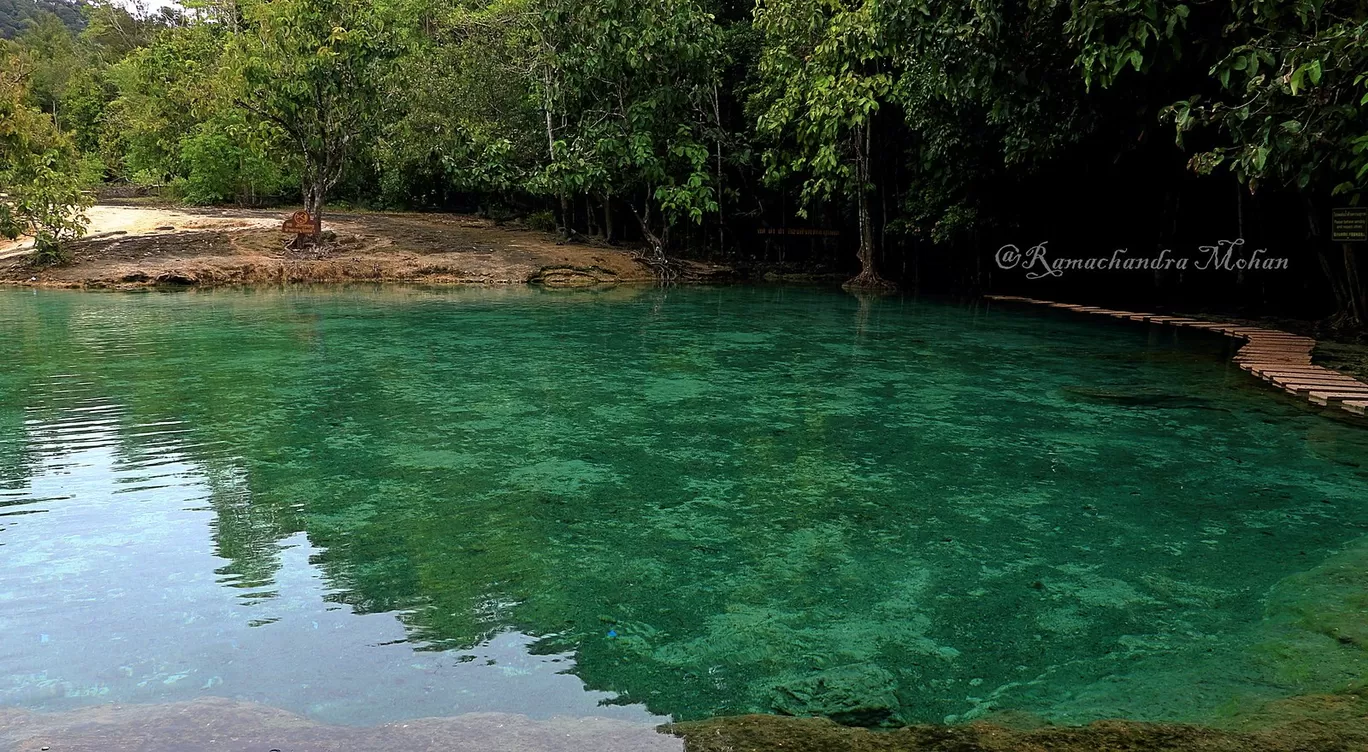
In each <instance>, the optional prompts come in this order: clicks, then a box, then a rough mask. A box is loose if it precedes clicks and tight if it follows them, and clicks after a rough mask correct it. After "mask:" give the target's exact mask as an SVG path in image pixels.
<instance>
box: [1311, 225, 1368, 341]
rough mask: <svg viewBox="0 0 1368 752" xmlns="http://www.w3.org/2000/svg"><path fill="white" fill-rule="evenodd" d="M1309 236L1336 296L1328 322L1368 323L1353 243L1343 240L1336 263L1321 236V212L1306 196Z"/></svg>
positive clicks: (1366, 294)
mask: <svg viewBox="0 0 1368 752" xmlns="http://www.w3.org/2000/svg"><path fill="white" fill-rule="evenodd" d="M1305 206H1306V224H1307V235H1308V236H1309V237H1308V240H1309V241H1310V242H1311V244H1312V245H1313V246H1314V247H1315V248H1316V258H1317V260H1319V261H1320V266H1321V271H1322V272H1324V273H1325V280H1326V282H1328V283H1329V284H1330V292H1331V294H1332V295H1334V297H1335V314H1334V315H1333V316H1331V318H1330V323H1331V325H1332V326H1335V327H1351V328H1359V327H1361V326H1363V325H1364V324H1365V323H1368V318H1365V317H1366V316H1368V291H1365V289H1364V286H1363V279H1362V278H1361V277H1360V276H1359V273H1358V264H1357V260H1356V259H1355V258H1354V250H1353V246H1352V245H1349V244H1345V245H1344V248H1343V251H1342V253H1343V255H1344V258H1343V260H1342V263H1340V264H1336V263H1334V261H1332V260H1331V257H1330V254H1328V253H1327V252H1326V248H1325V245H1324V243H1323V242H1322V239H1321V227H1320V215H1319V214H1318V213H1317V207H1316V205H1315V204H1314V203H1313V202H1312V201H1311V199H1310V198H1306V199H1305Z"/></svg>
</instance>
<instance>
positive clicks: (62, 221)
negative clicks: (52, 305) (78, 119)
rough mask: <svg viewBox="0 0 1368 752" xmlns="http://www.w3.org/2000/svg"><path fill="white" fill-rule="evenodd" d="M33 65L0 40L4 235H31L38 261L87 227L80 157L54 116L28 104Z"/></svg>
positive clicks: (0, 226) (0, 214)
mask: <svg viewBox="0 0 1368 752" xmlns="http://www.w3.org/2000/svg"><path fill="white" fill-rule="evenodd" d="M33 70H34V68H33V66H32V65H31V64H30V63H29V62H28V61H27V60H26V58H25V57H24V56H23V55H20V54H16V53H15V52H14V51H13V50H11V49H9V48H8V47H6V46H4V45H3V43H0V236H3V237H6V238H10V239H13V238H17V237H19V236H20V235H30V236H32V237H33V239H34V253H35V256H36V258H37V259H38V260H39V261H40V262H51V261H55V260H57V259H58V258H60V255H61V246H62V243H63V242H64V241H66V240H69V239H71V238H73V237H76V236H79V235H80V234H81V233H82V232H83V231H84V229H85V224H86V219H85V216H84V210H85V208H86V207H87V206H89V203H90V201H89V198H88V194H87V193H86V191H84V190H83V189H84V187H85V186H84V184H83V181H82V177H81V170H80V164H79V158H78V155H77V153H76V150H75V149H74V148H73V147H72V144H71V141H70V139H68V138H67V137H66V136H65V134H63V133H62V132H61V131H60V130H59V129H58V128H57V127H56V125H55V124H54V122H53V120H52V117H51V116H50V115H49V114H47V113H44V112H42V111H41V110H38V109H36V108H34V107H31V106H29V105H28V104H27V99H28V91H27V86H28V81H29V79H30V77H31V76H32V75H33Z"/></svg>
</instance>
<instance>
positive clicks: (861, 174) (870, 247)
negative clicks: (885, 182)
mask: <svg viewBox="0 0 1368 752" xmlns="http://www.w3.org/2000/svg"><path fill="white" fill-rule="evenodd" d="M870 131H871V128H870V123H869V121H868V120H866V121H865V123H864V125H863V126H860V127H859V128H858V129H857V130H856V131H855V182H856V187H855V190H856V195H857V203H858V205H859V210H858V214H859V224H860V250H859V253H858V255H859V259H860V273H859V274H858V275H857V276H856V277H855V278H854V279H852V280H850V281H849V282H846V283H845V284H844V285H842V286H843V287H845V288H847V289H851V288H855V289H862V290H891V289H894V287H895V285H894V284H893V283H892V282H889V281H888V280H886V279H884V278H883V277H880V276H879V272H878V270H877V269H875V268H874V223H873V221H872V220H871V218H870V216H869V190H868V186H869V182H870V176H869V165H870V153H869V152H870V148H869V147H870V141H871V135H870Z"/></svg>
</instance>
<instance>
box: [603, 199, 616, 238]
mask: <svg viewBox="0 0 1368 752" xmlns="http://www.w3.org/2000/svg"><path fill="white" fill-rule="evenodd" d="M603 237H604V239H605V240H607V241H608V244H609V245H612V244H614V243H616V242H617V230H615V229H614V228H613V195H612V194H611V193H605V194H603Z"/></svg>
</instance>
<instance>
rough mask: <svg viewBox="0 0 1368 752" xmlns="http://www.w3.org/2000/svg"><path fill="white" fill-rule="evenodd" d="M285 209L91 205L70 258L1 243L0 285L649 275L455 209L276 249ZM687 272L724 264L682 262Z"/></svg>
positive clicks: (599, 253) (355, 219)
mask: <svg viewBox="0 0 1368 752" xmlns="http://www.w3.org/2000/svg"><path fill="white" fill-rule="evenodd" d="M286 213H287V212H285V211H256V210H248V209H189V208H157V207H141V206H138V207H133V206H104V205H101V206H96V207H93V208H92V209H91V211H90V212H89V217H90V220H91V223H90V227H89V229H88V233H87V235H86V237H84V238H82V239H81V240H78V241H75V242H73V243H71V244H70V245H69V247H68V260H67V262H65V263H63V264H61V265H58V266H52V267H43V268H39V267H34V266H32V265H31V264H30V263H29V260H28V258H27V250H26V246H24V245H20V244H13V243H12V244H10V246H9V247H5V246H0V283H8V284H27V285H41V286H53V287H113V288H124V287H142V286H149V285H231V284H257V283H294V282H359V281H369V282H377V281H381V282H431V283H467V284H525V283H529V282H535V283H541V284H546V285H550V286H558V287H577V286H591V285H606V284H616V283H621V282H648V281H652V280H653V279H654V276H653V275H652V273H651V270H650V269H649V268H648V267H646V266H645V265H643V264H641V263H639V262H637V261H636V260H635V259H634V257H633V255H632V253H631V252H630V250H629V249H626V248H622V247H614V246H608V245H606V244H603V243H598V242H592V241H591V242H582V243H571V244H560V243H558V242H557V241H556V238H555V237H553V236H551V235H549V234H547V233H542V232H536V231H533V230H528V229H525V228H521V227H514V226H508V225H505V226H500V225H496V224H495V223H494V222H492V221H490V220H486V219H480V218H478V217H470V216H462V215H455V214H371V213H356V214H334V215H331V216H325V218H324V231H325V235H327V236H328V237H329V238H331V240H329V241H328V242H326V243H324V244H322V245H320V246H318V247H315V248H311V249H307V250H305V251H294V250H290V249H287V248H286V247H285V241H286V239H287V236H285V235H283V234H282V233H281V232H279V227H280V223H281V222H282V220H283V219H284V216H285V214H286ZM689 266H690V268H689V270H688V271H689V273H690V274H691V275H692V276H694V277H695V278H710V277H712V276H715V275H718V274H721V273H724V272H725V270H722V269H718V268H713V267H705V266H702V265H697V264H691V265H689Z"/></svg>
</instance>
